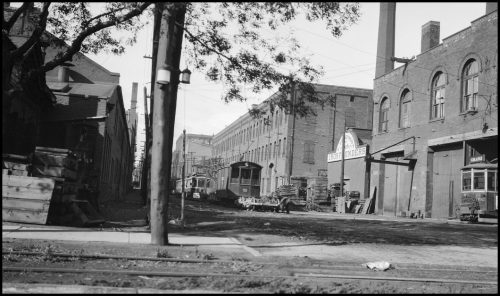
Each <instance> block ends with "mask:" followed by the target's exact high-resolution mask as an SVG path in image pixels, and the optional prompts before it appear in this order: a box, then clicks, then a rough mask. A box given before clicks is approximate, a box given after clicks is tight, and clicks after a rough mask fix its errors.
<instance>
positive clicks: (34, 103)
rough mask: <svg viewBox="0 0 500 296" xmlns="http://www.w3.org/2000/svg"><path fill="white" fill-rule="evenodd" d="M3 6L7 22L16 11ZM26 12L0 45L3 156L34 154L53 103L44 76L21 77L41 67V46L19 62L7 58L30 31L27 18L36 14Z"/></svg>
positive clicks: (34, 46) (32, 10) (8, 5)
mask: <svg viewBox="0 0 500 296" xmlns="http://www.w3.org/2000/svg"><path fill="white" fill-rule="evenodd" d="M3 5H4V6H3V14H4V19H5V20H9V18H10V17H11V16H12V15H13V14H14V11H15V10H16V8H13V7H10V3H9V2H4V4H3ZM28 11H29V13H26V14H22V15H20V16H19V18H18V20H17V21H16V22H15V23H14V24H13V26H12V28H11V29H10V31H9V32H8V36H9V38H4V39H3V42H2V153H10V154H20V155H27V154H29V153H31V152H33V151H34V149H35V146H36V140H37V137H38V136H39V132H40V130H39V127H40V120H41V117H42V116H43V114H44V113H45V112H46V111H47V110H49V109H50V108H51V107H52V105H53V104H54V102H55V97H54V95H53V94H52V93H51V91H50V90H49V88H48V87H47V85H46V83H45V77H44V76H43V75H42V76H39V77H36V78H34V79H31V80H27V79H25V78H24V77H23V73H24V71H23V69H27V68H28V69H29V68H37V67H40V66H41V65H42V64H43V61H44V52H43V49H42V47H41V46H40V44H35V45H33V47H32V49H31V50H30V51H29V52H28V53H27V56H26V57H25V58H23V60H22V61H20V62H13V61H11V60H9V55H8V54H7V52H10V51H12V50H15V49H17V48H19V47H20V46H21V45H22V44H24V43H25V42H26V41H27V40H28V36H29V34H30V33H31V32H32V30H33V27H32V26H31V23H30V22H29V21H28V20H29V18H28V16H29V15H30V14H31V13H32V12H37V11H38V10H37V9H36V8H35V7H31V8H30V9H29V10H28ZM9 39H10V40H9Z"/></svg>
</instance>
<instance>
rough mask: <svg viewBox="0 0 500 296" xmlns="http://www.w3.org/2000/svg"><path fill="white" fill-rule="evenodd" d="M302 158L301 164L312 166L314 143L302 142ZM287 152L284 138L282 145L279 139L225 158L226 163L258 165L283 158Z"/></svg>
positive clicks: (313, 161)
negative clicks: (251, 163) (245, 162)
mask: <svg viewBox="0 0 500 296" xmlns="http://www.w3.org/2000/svg"><path fill="white" fill-rule="evenodd" d="M303 144H304V149H303V157H302V162H303V163H308V164H314V163H315V159H314V150H315V149H316V144H315V143H314V141H304V142H303ZM286 152H287V142H286V138H283V145H282V141H281V139H280V140H278V141H275V142H274V144H273V143H271V144H269V145H264V146H262V147H259V148H256V149H253V150H250V151H248V152H245V153H240V154H238V155H232V156H230V157H227V158H225V160H226V162H227V163H231V162H235V161H240V160H248V161H251V162H255V163H259V162H262V161H267V160H273V159H276V158H279V157H285V156H286Z"/></svg>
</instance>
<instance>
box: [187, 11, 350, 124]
mask: <svg viewBox="0 0 500 296" xmlns="http://www.w3.org/2000/svg"><path fill="white" fill-rule="evenodd" d="M187 8H188V14H187V16H186V24H185V33H186V34H185V37H186V40H187V41H188V42H187V44H186V48H187V50H186V51H185V52H183V54H185V55H186V56H187V61H188V63H189V65H190V66H191V67H194V68H195V69H196V70H197V71H200V72H204V73H206V78H207V79H208V80H211V81H221V82H223V83H224V84H226V85H227V86H228V88H227V89H228V90H227V92H226V93H225V94H224V95H223V96H222V99H223V100H224V101H225V102H230V101H233V100H237V101H244V100H246V98H245V97H244V96H243V95H242V93H244V92H243V91H242V90H243V88H245V87H246V88H249V87H250V88H251V90H252V91H253V92H255V93H259V92H261V91H262V90H270V89H273V88H275V87H276V86H278V88H279V91H280V94H278V95H276V96H273V97H272V98H269V99H268V100H267V101H266V102H267V103H268V106H269V108H270V109H271V110H273V109H274V108H282V109H284V110H286V111H287V112H291V111H292V106H291V100H290V96H289V94H290V91H291V87H289V86H286V85H289V83H290V82H292V81H293V82H294V84H295V87H296V90H297V91H299V93H300V95H298V96H296V102H295V111H296V113H297V114H298V115H299V116H306V115H308V114H314V111H313V109H312V108H310V106H309V105H308V104H307V102H310V103H314V104H319V105H321V106H322V107H324V106H325V104H329V103H331V100H329V99H328V98H324V97H321V96H319V95H318V94H317V93H316V92H315V90H314V87H313V86H312V85H311V83H313V82H315V81H317V79H318V78H319V77H320V76H321V75H322V74H323V69H322V67H321V66H319V65H313V64H312V63H311V61H310V60H309V58H308V57H307V56H305V55H304V54H303V53H302V52H301V47H300V44H299V42H298V41H297V39H295V37H294V32H293V30H290V29H289V28H288V26H287V25H288V24H289V23H290V22H292V21H294V20H296V19H298V18H299V17H301V18H305V19H306V20H307V21H311V22H316V21H321V22H323V23H324V24H325V27H326V28H327V29H328V30H329V31H330V33H331V34H332V36H333V37H339V36H341V34H342V32H343V31H345V30H346V29H347V28H348V27H349V26H350V25H352V24H353V23H355V22H356V21H357V19H358V18H359V5H358V4H357V3H337V2H314V3H302V2H300V3H299V2H294V3H290V2H257V3H255V2H237V3H235V2H222V3H197V2H194V3H189V4H188V7H187ZM287 28H288V30H287ZM284 32H285V33H284ZM250 114H251V115H252V116H261V115H262V114H263V112H261V111H258V110H255V109H251V110H250Z"/></svg>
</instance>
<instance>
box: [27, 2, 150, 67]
mask: <svg viewBox="0 0 500 296" xmlns="http://www.w3.org/2000/svg"><path fill="white" fill-rule="evenodd" d="M151 4H153V2H145V3H143V4H141V6H139V7H138V8H135V9H133V10H131V11H129V12H128V13H127V14H125V15H122V16H120V17H118V18H117V19H116V20H110V21H107V22H104V23H102V22H99V23H98V24H96V25H95V26H93V27H89V28H87V29H86V30H84V31H83V32H81V33H80V35H78V37H77V38H76V39H75V40H73V42H72V43H71V45H70V46H69V48H68V49H67V50H66V52H64V54H63V55H62V56H61V57H59V58H54V59H53V60H51V61H49V62H47V63H45V65H43V66H42V67H40V68H38V69H36V70H34V73H39V72H48V71H50V70H52V69H54V68H55V67H57V66H58V65H60V64H62V63H64V62H66V61H70V60H71V59H72V58H73V55H75V54H76V53H77V52H79V51H80V49H81V47H82V44H83V41H84V40H85V38H87V37H88V36H90V35H92V34H94V33H96V32H98V31H100V30H103V29H106V28H109V27H112V26H115V25H116V24H118V23H122V22H124V21H127V20H129V19H131V18H133V17H135V16H138V15H140V14H141V13H142V12H143V11H144V10H145V9H146V8H148V7H149V6H150V5H151Z"/></svg>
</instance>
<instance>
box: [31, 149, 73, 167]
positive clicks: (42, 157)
mask: <svg viewBox="0 0 500 296" xmlns="http://www.w3.org/2000/svg"><path fill="white" fill-rule="evenodd" d="M33 163H34V164H42V165H44V166H60V167H66V168H69V169H71V170H76V169H77V164H78V161H77V160H76V158H73V157H69V156H67V155H61V154H52V153H48V152H44V151H37V152H35V154H34V157H33Z"/></svg>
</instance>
